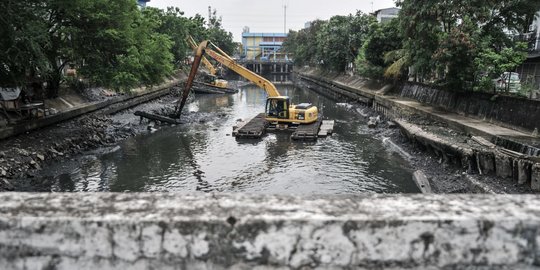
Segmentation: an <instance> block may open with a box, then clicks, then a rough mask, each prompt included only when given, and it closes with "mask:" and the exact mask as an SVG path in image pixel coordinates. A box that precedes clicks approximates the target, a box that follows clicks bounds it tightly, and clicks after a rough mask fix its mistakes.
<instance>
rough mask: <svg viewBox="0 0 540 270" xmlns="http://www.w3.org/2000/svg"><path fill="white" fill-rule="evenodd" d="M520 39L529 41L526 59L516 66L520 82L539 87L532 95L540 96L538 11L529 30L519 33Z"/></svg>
mask: <svg viewBox="0 0 540 270" xmlns="http://www.w3.org/2000/svg"><path fill="white" fill-rule="evenodd" d="M519 38H520V39H522V40H525V41H528V42H529V55H528V56H527V59H526V60H525V61H524V62H523V63H522V64H521V65H520V66H518V67H517V68H516V72H517V73H519V78H520V80H521V84H522V85H523V84H525V85H533V86H534V87H535V88H537V89H539V90H538V91H537V92H536V93H535V94H534V95H533V96H536V98H540V96H538V94H540V93H539V92H540V11H539V12H538V13H537V16H536V18H535V20H534V22H533V23H532V24H531V26H530V27H529V32H528V33H524V34H522V35H520V37H519Z"/></svg>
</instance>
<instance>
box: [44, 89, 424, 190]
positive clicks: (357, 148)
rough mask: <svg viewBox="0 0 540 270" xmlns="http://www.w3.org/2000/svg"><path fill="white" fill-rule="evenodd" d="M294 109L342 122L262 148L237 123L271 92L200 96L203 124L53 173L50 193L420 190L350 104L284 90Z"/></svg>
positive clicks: (272, 136)
mask: <svg viewBox="0 0 540 270" xmlns="http://www.w3.org/2000/svg"><path fill="white" fill-rule="evenodd" d="M279 90H280V92H281V94H282V95H288V96H290V97H291V98H292V101H293V103H301V102H311V103H313V104H315V105H317V106H318V107H319V110H320V111H322V113H323V115H324V118H326V119H334V120H335V121H336V125H335V127H334V134H333V135H332V136H331V137H328V138H323V139H319V140H318V141H317V142H308V143H306V142H296V141H292V140H291V139H290V133H289V132H278V133H269V134H268V135H266V136H265V137H264V138H263V139H261V140H249V141H237V140H236V139H235V138H234V137H232V136H231V131H232V126H233V125H234V124H235V123H236V121H237V119H248V118H250V117H253V116H255V115H256V114H258V113H260V112H262V111H264V104H265V100H266V94H265V93H264V91H262V90H260V89H258V88H256V87H254V86H246V87H243V88H241V89H240V91H239V92H238V93H237V94H234V95H200V96H197V97H196V98H195V100H194V101H193V102H192V103H191V104H189V105H188V108H187V111H189V114H192V115H199V116H201V115H202V116H203V117H202V118H201V119H202V120H201V121H196V122H195V123H191V124H185V125H179V126H175V127H164V128H162V129H159V130H157V131H155V132H152V133H151V132H148V133H147V134H141V135H138V136H136V137H133V138H129V139H127V140H126V141H124V142H123V143H122V144H120V145H119V147H117V148H116V149H115V151H112V152H110V153H107V154H87V155H84V156H82V157H79V158H77V159H75V160H74V161H71V162H67V163H63V164H58V165H55V166H51V167H49V168H47V169H46V170H45V171H44V173H43V176H42V177H44V178H47V181H48V182H50V183H51V191H112V192H143V191H151V192H152V191H160V192H161V191H162V192H169V191H170V192H184V193H192V192H246V193H264V194H311V195H313V194H355V193H415V192H419V190H418V188H417V187H416V186H415V184H414V182H413V181H412V179H411V175H412V173H411V171H410V169H409V168H408V163H407V162H406V161H405V160H404V159H402V158H401V157H400V156H398V155H396V154H395V153H392V152H391V151H388V150H386V148H385V147H384V146H383V143H382V142H381V140H380V139H378V138H374V137H373V135H372V134H371V133H370V132H369V130H368V128H367V126H366V121H365V120H364V119H362V117H360V116H359V115H358V114H357V113H356V112H355V111H354V110H351V108H350V106H349V105H348V104H336V102H335V101H333V100H330V99H327V98H325V97H322V96H319V95H317V94H316V93H313V92H310V91H309V90H303V89H297V88H294V87H293V86H281V87H279Z"/></svg>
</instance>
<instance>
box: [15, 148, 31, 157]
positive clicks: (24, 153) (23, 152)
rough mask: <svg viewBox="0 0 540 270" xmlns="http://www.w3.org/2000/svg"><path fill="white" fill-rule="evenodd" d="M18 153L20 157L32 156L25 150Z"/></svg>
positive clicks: (19, 150)
mask: <svg viewBox="0 0 540 270" xmlns="http://www.w3.org/2000/svg"><path fill="white" fill-rule="evenodd" d="M18 152H19V155H22V156H28V155H30V153H28V151H26V150H24V149H18Z"/></svg>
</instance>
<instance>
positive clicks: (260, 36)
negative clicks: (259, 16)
mask: <svg viewBox="0 0 540 270" xmlns="http://www.w3.org/2000/svg"><path fill="white" fill-rule="evenodd" d="M245 30H247V31H244V32H243V33H242V47H243V50H242V55H241V57H242V58H243V59H244V60H248V61H253V60H259V61H280V60H286V59H288V58H287V55H286V54H285V53H283V52H282V51H281V47H282V46H283V42H284V41H285V39H286V38H287V34H284V33H250V32H249V28H245Z"/></svg>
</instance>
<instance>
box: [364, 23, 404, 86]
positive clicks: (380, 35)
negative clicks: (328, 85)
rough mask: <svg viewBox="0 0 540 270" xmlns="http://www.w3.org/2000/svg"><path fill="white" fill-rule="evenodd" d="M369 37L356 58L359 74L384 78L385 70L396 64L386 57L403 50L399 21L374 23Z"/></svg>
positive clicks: (370, 28)
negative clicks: (388, 54)
mask: <svg viewBox="0 0 540 270" xmlns="http://www.w3.org/2000/svg"><path fill="white" fill-rule="evenodd" d="M369 31H370V32H369V35H368V38H367V40H366V41H365V43H364V46H363V47H362V50H361V51H360V53H359V54H358V57H357V58H356V62H355V63H356V70H357V73H358V74H360V75H362V76H365V77H369V78H375V79H379V78H383V75H384V71H385V69H387V68H388V66H389V65H391V64H392V63H393V62H394V59H392V61H386V60H385V55H386V54H387V53H389V52H392V51H395V50H398V49H401V46H402V44H401V37H400V32H399V24H398V20H396V19H394V20H391V21H389V22H387V23H384V24H378V23H375V22H373V23H372V24H371V25H370V27H369Z"/></svg>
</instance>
